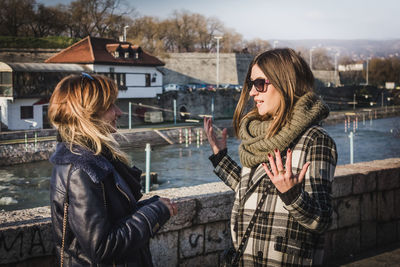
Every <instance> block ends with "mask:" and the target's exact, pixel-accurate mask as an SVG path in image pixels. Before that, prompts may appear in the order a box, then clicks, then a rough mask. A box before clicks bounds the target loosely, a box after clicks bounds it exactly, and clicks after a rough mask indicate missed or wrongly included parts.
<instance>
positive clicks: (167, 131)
mask: <svg viewBox="0 0 400 267" xmlns="http://www.w3.org/2000/svg"><path fill="white" fill-rule="evenodd" d="M394 116H400V107H394V106H393V107H385V108H375V109H356V110H349V111H340V112H339V111H335V112H331V114H330V115H329V117H328V118H327V119H325V120H324V121H323V124H324V125H334V124H338V123H343V124H344V122H345V121H346V123H347V124H348V126H347V127H348V128H349V129H350V128H352V127H353V126H354V125H355V124H356V123H363V122H365V121H370V120H374V119H379V118H386V117H394ZM214 125H215V126H216V129H217V132H218V131H219V130H220V129H223V128H227V129H228V133H229V135H231V136H233V135H234V134H233V128H232V121H231V120H217V121H215V123H214ZM118 133H119V134H117V135H115V137H116V139H117V140H118V142H119V143H120V144H121V146H122V147H138V148H144V147H145V145H146V143H150V144H151V146H160V145H168V144H179V143H182V142H183V143H184V142H185V141H186V140H185V139H186V133H187V138H188V140H189V139H191V140H193V142H195V141H196V140H197V138H199V139H201V140H205V139H206V136H205V134H204V131H203V125H202V121H199V122H198V123H178V124H177V125H174V124H173V123H169V124H158V125H142V126H137V127H135V128H134V129H120V130H119V131H118ZM55 135H56V131H55V130H54V129H46V130H39V131H32V130H30V131H14V132H3V133H0V166H9V165H14V164H20V163H28V162H35V161H41V160H47V159H48V158H49V157H50V155H51V154H52V153H53V151H54V149H55V146H56V144H57V141H56V137H55Z"/></svg>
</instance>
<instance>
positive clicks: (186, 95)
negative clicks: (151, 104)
mask: <svg viewBox="0 0 400 267" xmlns="http://www.w3.org/2000/svg"><path fill="white" fill-rule="evenodd" d="M239 97H240V92H238V91H236V90H234V89H229V90H218V91H216V92H213V91H196V92H176V91H172V92H166V93H164V94H162V95H161V96H160V105H161V107H162V109H163V110H164V111H163V117H164V121H173V120H174V113H173V110H174V107H173V100H174V99H176V110H177V120H178V121H179V120H184V119H185V118H188V119H189V118H191V119H197V120H199V119H200V120H201V119H202V118H203V117H202V115H205V114H206V115H212V114H213V115H214V119H226V118H232V117H233V113H234V112H235V108H236V104H237V102H238V101H239ZM213 101H214V111H212V108H211V105H212V102H213ZM180 112H186V113H188V114H181V113H180Z"/></svg>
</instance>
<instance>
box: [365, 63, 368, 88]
mask: <svg viewBox="0 0 400 267" xmlns="http://www.w3.org/2000/svg"><path fill="white" fill-rule="evenodd" d="M368 65H369V59H368V58H367V70H366V77H365V81H366V85H368Z"/></svg>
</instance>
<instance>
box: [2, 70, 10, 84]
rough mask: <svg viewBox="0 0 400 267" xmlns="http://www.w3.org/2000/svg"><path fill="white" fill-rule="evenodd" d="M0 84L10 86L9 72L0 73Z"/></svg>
mask: <svg viewBox="0 0 400 267" xmlns="http://www.w3.org/2000/svg"><path fill="white" fill-rule="evenodd" d="M0 84H11V72H0Z"/></svg>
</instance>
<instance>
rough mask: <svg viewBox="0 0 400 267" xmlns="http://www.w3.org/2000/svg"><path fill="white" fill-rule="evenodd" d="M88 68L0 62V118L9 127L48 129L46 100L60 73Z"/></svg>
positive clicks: (75, 65) (61, 75) (58, 79)
mask: <svg viewBox="0 0 400 267" xmlns="http://www.w3.org/2000/svg"><path fill="white" fill-rule="evenodd" d="M82 71H88V69H86V68H85V67H84V66H81V65H77V64H47V63H3V62H0V118H1V123H2V125H3V127H4V126H5V127H7V128H8V129H9V130H26V129H40V128H49V127H50V125H49V122H48V119H47V109H48V102H49V99H50V95H51V92H52V91H53V89H54V87H55V86H56V84H57V83H58V81H60V80H61V79H62V78H63V77H64V76H66V75H69V74H74V73H75V74H79V73H81V72H82Z"/></svg>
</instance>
